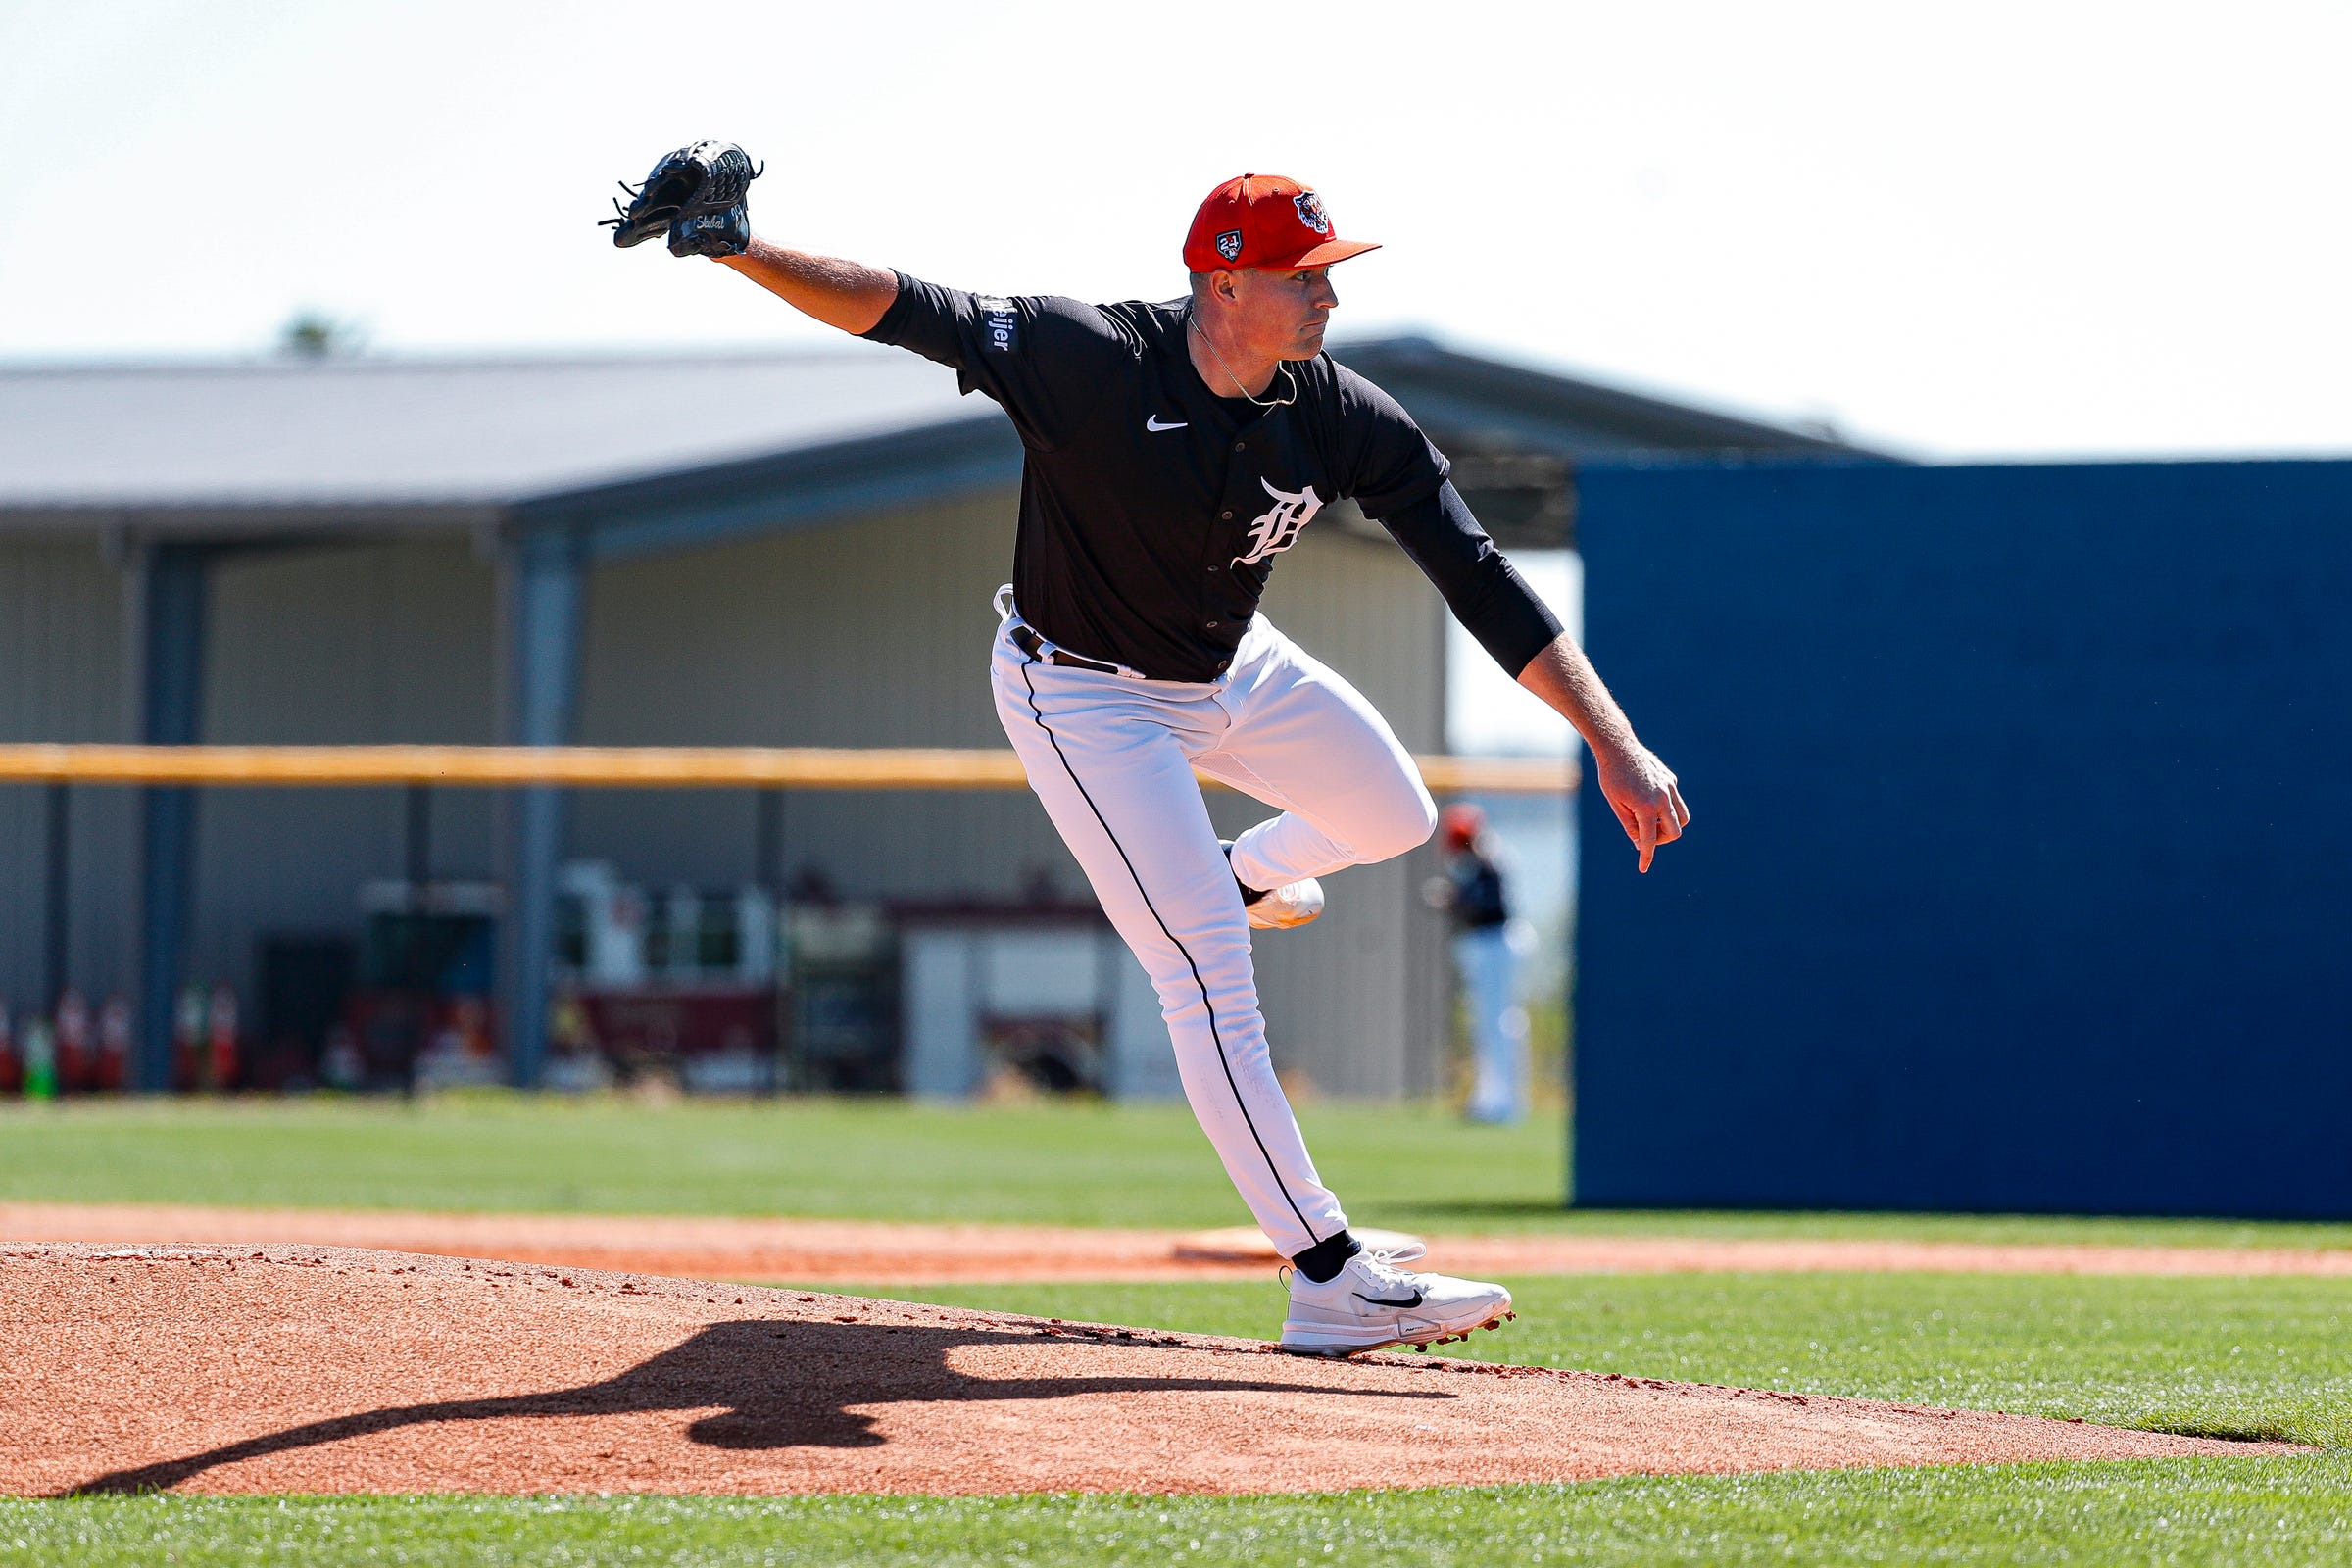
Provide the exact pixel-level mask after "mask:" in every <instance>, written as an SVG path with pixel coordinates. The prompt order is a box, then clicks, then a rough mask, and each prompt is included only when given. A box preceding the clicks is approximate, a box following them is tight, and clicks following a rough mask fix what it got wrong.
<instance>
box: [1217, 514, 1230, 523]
mask: <svg viewBox="0 0 2352 1568" xmlns="http://www.w3.org/2000/svg"><path fill="white" fill-rule="evenodd" d="M1217 516H1218V517H1219V519H1221V520H1222V521H1225V522H1231V521H1232V520H1233V514H1232V513H1230V512H1220V513H1218V514H1217Z"/></svg>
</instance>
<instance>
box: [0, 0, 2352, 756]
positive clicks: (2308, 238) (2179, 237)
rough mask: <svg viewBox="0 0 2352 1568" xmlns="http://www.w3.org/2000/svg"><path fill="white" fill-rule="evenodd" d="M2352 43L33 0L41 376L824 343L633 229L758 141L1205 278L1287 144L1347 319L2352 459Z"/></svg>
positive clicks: (1116, 261)
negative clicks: (693, 160)
mask: <svg viewBox="0 0 2352 1568" xmlns="http://www.w3.org/2000/svg"><path fill="white" fill-rule="evenodd" d="M2348 62H2352V6H2347V5H2345V4H2342V3H2341V0H2334V3H2324V4H2301V5H2297V4H2284V3H2279V4H2268V3H2263V0H2234V3H2232V4H2230V5H2228V6H2222V5H2216V4H2210V3H2208V4H2200V5H2193V6H2192V5H2178V4H2168V3H2163V0H2139V3H2128V4H2126V3H2119V4H2069V3H2065V0H2031V3H2023V4H2020V3H2010V0H1992V3H1987V0H1972V3H1970V4H1967V5H1958V4H1950V5H1940V6H1932V7H1931V6H1916V5H1901V4H1887V3H1886V0H1874V3H1869V4H1855V5H1831V4H1813V3H1805V0H1775V3H1773V4H1768V5H1759V4H1756V3H1754V0H1744V3H1738V4H1717V3H1690V0H1686V3H1683V4H1679V5H1674V6H1642V5H1627V4H1623V3H1613V4H1608V5H1595V4H1586V3H1568V4H1543V5H1506V4H1480V3H1476V0H1453V3H1448V4H1444V5H1433V4H1430V3H1428V0H1413V3H1409V4H1390V3H1374V0H1352V3H1348V4H1335V3H1332V0H1319V3H1317V4H1313V5H1295V4H1288V3H1282V0H1259V3H1250V4H1243V5H1233V6H1217V5H1200V6H1192V7H1175V6H1161V7H1151V8H1145V7H1130V6H1117V5H1103V4H1032V5H1010V4H1005V5H988V4H983V3H978V0H970V3H963V4H951V3H935V0H894V3H892V4H888V5H873V6H858V5H844V4H834V5H824V6H816V5H808V4H794V3H791V0H764V3H748V4H747V3H738V0H696V3H694V4H691V5H687V4H678V3H675V0H672V3H669V4H663V5H653V4H644V3H634V0H564V3H562V4H555V3H524V0H463V3H457V0H311V3H292V0H181V3H173V0H101V3H96V4H86V5H60V4H58V3H56V0H0V357H5V358H11V359H16V358H25V357H39V358H52V357H61V356H62V357H79V356H88V355H110V356H115V355H125V354H134V355H147V354H155V353H166V354H173V355H177V354H186V353H198V354H214V353H221V352H231V353H248V352H255V351H259V350H261V349H263V348H264V347H266V346H267V345H268V344H269V343H270V340H271V338H272V336H273V334H274V332H275V329H276V328H277V326H278V325H279V323H281V322H282V321H283V320H284V319H286V318H287V317H288V316H289V315H290V314H291V313H293V312H294V311H295V310H297V309H299V308H304V307H309V308H315V309H319V310H323V311H325V312H327V313H329V314H331V315H334V316H338V317H343V318H347V319H355V320H357V321H359V322H362V323H364V324H365V326H366V328H367V330H368V334H369V337H370V338H371V340H372V342H373V344H374V346H375V347H376V348H377V349H379V350H388V351H393V352H401V351H416V350H429V351H448V350H471V349H483V348H490V349H501V348H526V349H533V350H539V349H555V348H564V347H580V346H609V345H643V346H657V345H678V344H694V345H759V344H775V343H787V342H802V341H808V342H818V341H822V340H823V339H824V337H825V336H826V333H825V330H824V329H823V328H820V327H816V326H813V325H812V324H809V323H806V322H803V321H801V320H800V319H797V318H795V317H794V316H793V315H792V314H791V313H790V312H789V311H788V310H786V309H785V308H784V307H782V306H781V305H776V304H773V303H771V302H769V301H767V300H766V299H764V298H763V297H761V296H759V295H757V294H755V293H754V292H753V291H752V290H750V289H749V288H748V287H747V286H746V285H745V284H743V283H742V282H741V281H740V280H738V279H736V278H734V277H732V276H730V275H728V274H726V273H725V272H723V271H722V270H719V269H717V268H713V267H711V266H708V265H707V264H703V263H700V262H693V263H680V262H674V261H672V260H671V259H670V258H669V257H668V256H667V255H665V254H664V253H663V252H662V249H661V247H660V246H659V244H653V245H648V246H646V247H644V248H642V249H640V250H636V251H630V252H625V253H620V252H615V251H613V249H612V248H611V247H610V245H609V244H607V243H606V239H605V233H604V231H603V230H601V229H597V228H595V227H593V226H592V225H593V223H594V221H595V220H596V218H597V217H599V216H600V215H601V214H602V213H604V212H605V211H606V210H607V209H606V206H605V198H606V197H607V196H608V195H609V194H611V193H612V191H613V180H614V179H615V178H616V177H619V176H623V175H625V176H627V177H629V178H631V179H635V178H637V177H639V176H641V175H642V174H643V173H644V172H645V170H646V168H647V167H648V166H649V165H650V164H651V163H652V161H653V160H654V158H655V157H656V156H657V155H658V154H660V153H661V152H662V151H663V150H664V149H666V148H668V147H670V146H672V145H674V144H676V143H678V142H681V141H685V140H690V139H692V138H694V137H697V136H703V135H715V136H720V137H725V138H728V139H732V140H736V141H740V142H742V143H743V144H744V145H745V146H746V147H747V148H749V149H751V150H752V152H753V153H754V154H755V155H756V156H759V157H762V158H764V159H765V160H766V161H767V164H768V169H769V172H768V175H767V177H766V178H764V179H762V180H761V181H760V183H759V184H758V185H757V186H755V187H754V192H753V195H754V200H753V205H752V211H753V215H754V219H755V221H756V222H757V223H758V225H759V227H760V230H761V231H762V232H763V233H765V234H767V235H769V236H770V237H772V238H776V239H780V240H784V241H787V242H791V243H798V244H802V245H806V246H809V247H811V248H817V249H828V250H834V251H838V252H841V253H843V254H847V255H852V256H856V257H858V258H861V259H864V260H869V261H874V262H881V263H888V264H893V265H896V266H900V267H904V268H906V269H907V270H910V271H914V272H917V273H920V274H923V275H926V276H930V277H935V278H938V279H940V280H943V281H947V282H953V283H958V284H962V285H965V286H968V287H974V288H987V289H991V290H995V291H999V292H1007V293H1010V292H1062V293H1070V294H1078V295H1083V296H1090V297H1094V298H1131V297H1135V296H1137V295H1143V296H1146V297H1165V296H1167V295H1169V294H1172V293H1175V292H1176V291H1177V290H1178V288H1179V286H1180V283H1181V273H1180V264H1179V261H1178V257H1177V251H1178V248H1179V245H1180V242H1181V239H1182V235H1183V231H1184V227H1185V223H1186V221H1187V219H1188V218H1189V216H1190V214H1191V212H1192V209H1193V207H1194V205H1195V204H1196V203H1197V202H1198V201H1199V200H1200V198H1201V195H1202V194H1203V193H1205V192H1206V191H1207V189H1208V188H1209V187H1210V186H1211V185H1213V184H1214V183H1216V181H1218V180H1219V179H1221V178H1224V177H1225V176H1227V175H1230V174H1233V173H1238V172H1242V171H1244V170H1258V171H1268V172H1281V173H1289V174H1293V175H1296V176H1298V177H1299V178H1302V179H1305V180H1307V181H1309V182H1311V183H1313V184H1315V185H1316V186H1318V187H1319V188H1320V189H1321V191H1322V192H1323V194H1324V196H1325V199H1326V203H1327V205H1328V206H1329V208H1330V210H1331V212H1332V214H1333V216H1334V218H1335V220H1336V221H1337V224H1338V226H1339V228H1340V231H1341V232H1342V233H1344V234H1348V235H1356V236H1362V237H1367V238H1376V239H1380V240H1384V241H1386V242H1387V247H1388V248H1387V249H1385V250H1383V251H1380V252H1378V253H1377V254H1375V255H1372V256H1369V257H1366V258H1364V259H1362V260H1360V261H1355V262H1350V263H1348V265H1347V266H1346V267H1345V268H1343V269H1342V270H1341V271H1340V272H1339V274H1338V280H1339V283H1340V287H1341V292H1342V296H1343V301H1344V304H1343V314H1342V318H1341V321H1342V325H1343V329H1344V330H1346V331H1348V332H1353V333H1359V334H1360V333H1369V332H1377V331H1385V330H1395V329H1400V328H1411V329H1415V330H1423V331H1428V332H1431V333H1433V334H1435V335H1437V336H1439V337H1441V338H1444V339H1446V340H1447V341H1449V342H1451V343H1454V344H1457V345H1460V346H1463V347H1467V348H1472V349H1476V350H1480V351H1484V352H1490V353H1494V354H1498V355H1504V356H1509V357H1512V358H1516V359H1521V360H1526V361H1530V362H1534V363H1537V364H1542V365H1548V366H1555V367H1560V368H1567V369H1571V370H1575V371H1579V372H1581V373H1585V374H1588V375H1593V376H1598V377H1602V378H1606V379H1611V380H1617V381H1622V382H1629V383H1634V384H1638V385H1643V386H1647V387H1650V388H1653V389H1659V390H1663V391H1665V392H1667V393H1668V394H1670V395H1676V396H1683V397H1689V398H1692V399H1696V400H1700V401H1704V402H1711V403H1717V404H1722V405H1726V406H1730V407H1734V408H1740V409H1745V410H1748V411H1752V412H1757V413H1761V414H1764V415H1766V416H1769V417H1783V418H1828V419H1833V420H1835V421H1836V422H1837V423H1838V425H1839V426H1840V427H1841V428H1843V429H1844V430H1845V431H1847V432H1848V433H1849V434H1851V435H1854V436H1857V437H1859V438H1862V439H1865V440H1870V441H1876V442H1881V443H1885V444H1887V445H1889V446H1892V447H1895V448H1898V449H1900V450H1902V451H1905V452H1909V453H1912V454H1915V455H1919V456H1930V457H1964V456H2001V455H2059V454H2111V453H2114V454H2120V453H2149V454H2177V453H2283V452H2331V453H2343V452H2347V451H2352V392H2347V390H2346V386H2347V371H2346V366H2347V365H2352V290H2348V289H2347V288H2346V285H2345V279H2346V278H2347V277H2348V276H2352V199H2348V198H2347V186H2346V182H2345V175H2344V167H2343V160H2344V157H2345V154H2346V151H2347V149H2348V148H2352V90H2347V89H2346V86H2345V78H2346V72H2347V63H2348ZM1472 657H1475V655H1474V654H1473V655H1472ZM1457 662H1460V661H1457ZM1463 678H1467V677H1463ZM1499 695H1500V696H1501V697H1502V698H1503V699H1504V702H1503V704H1502V708H1503V709H1504V710H1506V711H1514V712H1515V711H1517V710H1518V708H1519V707H1520V706H1522V705H1521V701H1520V700H1519V699H1518V698H1517V697H1516V694H1513V693H1510V692H1507V691H1505V692H1502V693H1500V694H1499ZM1485 702H1487V699H1475V701H1474V706H1475V704H1476V703H1485ZM1525 706H1529V707H1532V705H1525Z"/></svg>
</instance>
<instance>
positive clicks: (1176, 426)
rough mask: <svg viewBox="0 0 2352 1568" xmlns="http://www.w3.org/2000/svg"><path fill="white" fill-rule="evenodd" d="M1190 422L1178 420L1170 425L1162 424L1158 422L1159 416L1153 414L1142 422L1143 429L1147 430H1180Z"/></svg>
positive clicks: (1188, 420) (1190, 421)
mask: <svg viewBox="0 0 2352 1568" xmlns="http://www.w3.org/2000/svg"><path fill="white" fill-rule="evenodd" d="M1192 422H1193V421H1192V420H1190V419H1178V420H1176V421H1175V422H1174V423H1171V424H1162V423H1160V422H1159V416H1158V415H1156V414H1154V415H1152V417H1150V418H1148V419H1146V420H1145V421H1144V428H1145V429H1147V430H1181V429H1183V428H1184V427H1185V426H1186V425H1188V424H1190V423H1192Z"/></svg>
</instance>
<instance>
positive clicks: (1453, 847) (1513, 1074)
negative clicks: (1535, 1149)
mask: <svg viewBox="0 0 2352 1568" xmlns="http://www.w3.org/2000/svg"><path fill="white" fill-rule="evenodd" d="M1438 832H1439V835H1440V839H1441V841H1442V843H1443V844H1444V846H1445V852H1446V876H1445V878H1444V880H1442V881H1440V882H1438V883H1437V884H1436V885H1435V886H1434V888H1433V889H1432V891H1433V893H1434V894H1435V901H1434V902H1437V903H1440V904H1442V905H1444V906H1445V907H1448V908H1450V909H1451V910H1452V911H1453V923H1454V937H1453V962H1454V967H1455V969H1456V970H1457V971H1458V972H1459V973H1460V975H1461V981H1462V1004H1463V1009H1464V1011H1465V1012H1466V1013H1467V1014H1468V1016H1469V1021H1470V1062H1471V1071H1472V1077H1471V1084H1470V1103H1469V1104H1468V1106H1467V1107H1466V1108H1465V1110H1464V1112H1463V1114H1465V1115H1466V1116H1468V1117H1469V1119H1470V1120H1472V1121H1475V1122H1488V1123H1493V1124H1496V1125H1501V1124H1505V1123H1510V1122H1516V1121H1519V1120H1521V1119H1523V1118H1524V1117H1525V1116H1526V1115H1527V1089H1528V1085H1527V1009H1526V1008H1525V1007H1523V1006H1521V1005H1519V964H1520V960H1521V958H1522V957H1523V956H1525V955H1526V953H1527V949H1528V946H1529V932H1528V929H1527V923H1526V922H1525V921H1523V920H1513V919H1512V918H1511V907H1510V899H1509V895H1508V894H1507V892H1506V891H1505V890H1504V886H1503V873H1502V867H1501V865H1500V863H1499V860H1498V856H1499V853H1500V849H1501V846H1500V845H1499V844H1498V843H1497V841H1496V840H1495V835H1494V834H1493V833H1492V832H1491V831H1489V829H1488V827H1487V813H1486V812H1484V811H1482V810H1480V809H1478V808H1477V807H1475V806H1472V805H1470V804H1469V803H1468V802H1457V803H1455V804H1454V805H1452V806H1448V807H1447V808H1446V809H1445V812H1444V813H1443V814H1442V815H1441V816H1440V817H1439V819H1438Z"/></svg>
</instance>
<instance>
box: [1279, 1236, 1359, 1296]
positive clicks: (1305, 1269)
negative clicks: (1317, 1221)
mask: <svg viewBox="0 0 2352 1568" xmlns="http://www.w3.org/2000/svg"><path fill="white" fill-rule="evenodd" d="M1362 1250H1364V1244H1363V1243H1361V1242H1359V1241H1357V1240H1356V1239H1355V1238H1354V1237H1352V1236H1350V1235H1348V1233H1347V1232H1346V1231H1342V1232H1340V1234H1339V1235H1337V1236H1328V1237H1325V1238H1324V1239H1323V1240H1322V1241H1319V1242H1317V1243H1316V1244H1315V1245H1314V1246H1312V1247H1310V1248H1308V1249H1307V1250H1305V1251H1303V1252H1300V1253H1299V1255H1298V1256H1296V1257H1294V1258H1292V1259H1291V1266H1292V1267H1293V1268H1296V1269H1297V1270H1298V1271H1299V1273H1301V1274H1303V1275H1305V1276H1306V1277H1307V1278H1308V1279H1310V1280H1313V1281H1314V1282H1315V1283H1316V1284H1317V1285H1328V1284H1330V1283H1331V1282H1332V1280H1333V1279H1335V1278H1337V1277H1338V1275H1339V1272H1340V1270H1341V1269H1343V1268H1345V1267H1347V1266H1348V1259H1349V1258H1351V1257H1353V1256H1354V1255H1355V1254H1356V1253H1358V1252H1360V1251H1362Z"/></svg>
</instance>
